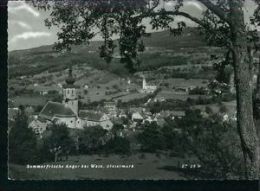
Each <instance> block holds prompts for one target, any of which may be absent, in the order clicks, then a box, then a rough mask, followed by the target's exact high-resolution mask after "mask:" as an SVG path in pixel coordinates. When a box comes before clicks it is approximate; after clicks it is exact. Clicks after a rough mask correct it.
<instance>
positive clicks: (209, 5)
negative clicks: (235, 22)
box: [198, 0, 231, 25]
mask: <svg viewBox="0 0 260 191" xmlns="http://www.w3.org/2000/svg"><path fill="white" fill-rule="evenodd" d="M198 1H199V2H200V3H202V4H203V5H204V6H205V7H207V8H208V9H209V10H210V11H212V12H213V13H214V14H216V15H217V16H218V17H219V18H220V19H221V20H223V21H225V22H226V23H228V24H229V25H230V24H231V22H230V19H229V17H228V14H227V13H226V12H225V11H224V10H223V9H221V8H220V7H219V6H217V5H215V4H213V3H212V2H211V1H210V0H198Z"/></svg>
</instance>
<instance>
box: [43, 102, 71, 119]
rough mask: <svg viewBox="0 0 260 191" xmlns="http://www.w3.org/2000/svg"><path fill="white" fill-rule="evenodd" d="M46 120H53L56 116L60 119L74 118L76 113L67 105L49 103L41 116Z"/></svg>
mask: <svg viewBox="0 0 260 191" xmlns="http://www.w3.org/2000/svg"><path fill="white" fill-rule="evenodd" d="M39 116H40V117H42V118H44V119H48V120H51V119H52V118H53V117H55V116H59V117H74V116H76V115H75V113H74V112H73V111H72V110H71V109H70V108H69V107H66V106H65V105H63V104H61V103H58V102H51V101H49V102H48V103H47V104H46V105H45V106H44V108H43V109H42V111H41V112H40V114H39Z"/></svg>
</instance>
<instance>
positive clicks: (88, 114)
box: [79, 110, 104, 122]
mask: <svg viewBox="0 0 260 191" xmlns="http://www.w3.org/2000/svg"><path fill="white" fill-rule="evenodd" d="M103 116H104V113H101V112H93V111H84V110H81V111H79V117H81V118H85V119H87V120H88V121H97V122H99V121H101V118H102V117H103Z"/></svg>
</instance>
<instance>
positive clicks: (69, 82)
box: [65, 66, 75, 85]
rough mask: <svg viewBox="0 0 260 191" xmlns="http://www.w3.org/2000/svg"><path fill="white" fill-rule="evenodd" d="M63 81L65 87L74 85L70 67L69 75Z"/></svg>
mask: <svg viewBox="0 0 260 191" xmlns="http://www.w3.org/2000/svg"><path fill="white" fill-rule="evenodd" d="M65 81H66V83H67V85H73V84H74V83H75V78H73V75H72V67H71V66H70V68H69V75H68V77H67V78H66V80H65Z"/></svg>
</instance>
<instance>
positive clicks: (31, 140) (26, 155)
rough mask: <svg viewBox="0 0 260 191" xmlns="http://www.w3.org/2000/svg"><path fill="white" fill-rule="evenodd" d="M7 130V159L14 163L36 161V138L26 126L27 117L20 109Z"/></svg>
mask: <svg viewBox="0 0 260 191" xmlns="http://www.w3.org/2000/svg"><path fill="white" fill-rule="evenodd" d="M10 128H11V130H10V132H9V145H8V146H9V150H8V151H9V161H10V162H11V163H16V164H32V163H33V164H34V163H36V162H37V154H38V153H37V139H36V135H35V134H34V132H33V130H32V129H30V128H28V118H27V116H26V114H25V113H24V111H23V110H22V111H21V112H20V113H19V114H18V115H17V117H16V119H15V122H14V125H13V127H10Z"/></svg>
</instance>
